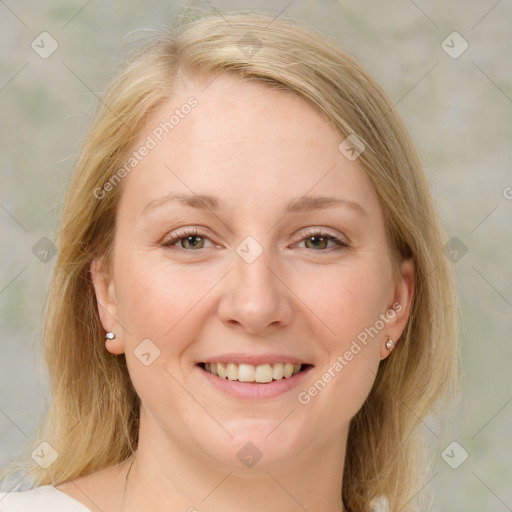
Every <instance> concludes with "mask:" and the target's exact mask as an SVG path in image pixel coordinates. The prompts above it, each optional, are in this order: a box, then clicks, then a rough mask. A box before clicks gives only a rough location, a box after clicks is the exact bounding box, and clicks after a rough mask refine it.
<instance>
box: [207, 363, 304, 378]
mask: <svg viewBox="0 0 512 512" xmlns="http://www.w3.org/2000/svg"><path fill="white" fill-rule="evenodd" d="M300 367H301V365H300V364H293V363H276V364H260V365H258V366H253V365H252V364H235V363H205V365H204V369H205V370H206V371H208V372H210V373H213V375H218V376H219V377H220V378H221V379H229V380H238V381H241V382H271V381H272V379H274V380H279V379H282V378H283V377H284V378H286V379H287V378H289V377H291V376H292V375H295V374H296V373H299V371H300Z"/></svg>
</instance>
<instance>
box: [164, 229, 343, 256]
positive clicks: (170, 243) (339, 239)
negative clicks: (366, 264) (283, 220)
mask: <svg viewBox="0 0 512 512" xmlns="http://www.w3.org/2000/svg"><path fill="white" fill-rule="evenodd" d="M209 233H210V231H209V230H208V229H207V228H203V227H200V228H197V227H195V226H190V227H186V228H179V229H178V230H176V231H174V232H173V233H172V234H171V235H170V236H169V237H168V238H169V239H168V240H167V241H163V242H161V244H162V245H163V246H164V247H166V248H167V249H170V250H176V251H179V252H198V253H200V252H201V250H202V249H206V248H205V247H203V248H201V249H197V250H187V249H184V248H183V247H174V245H175V244H176V243H178V242H179V241H180V240H181V239H182V238H187V237H190V236H197V237H201V238H203V239H206V240H209V241H210V242H211V243H212V244H214V245H218V244H216V243H215V242H214V241H213V240H212V237H211V235H210V234H209ZM296 236H298V237H299V239H298V240H297V241H296V242H294V244H293V245H296V244H298V243H302V242H304V241H305V240H306V239H307V238H308V237H310V236H320V237H325V238H327V239H328V240H329V241H332V242H334V243H335V244H336V245H337V247H330V248H327V249H323V250H319V251H314V252H319V253H321V252H326V253H329V252H332V250H336V249H344V248H345V249H347V248H350V247H351V243H350V241H349V240H348V239H347V237H345V236H344V235H340V234H338V233H334V234H333V233H331V232H329V231H328V230H327V229H326V228H323V227H320V226H318V227H316V226H310V227H307V228H304V229H303V230H302V231H299V233H298V234H297V235H296ZM164 240H165V239H164Z"/></svg>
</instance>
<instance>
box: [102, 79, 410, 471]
mask: <svg viewBox="0 0 512 512" xmlns="http://www.w3.org/2000/svg"><path fill="white" fill-rule="evenodd" d="M191 96H193V97H194V98H195V100H196V101H197V104H196V103H195V102H194V101H193V100H189V98H190V97H191ZM187 100H189V101H188V104H189V105H193V106H192V107H191V108H187V107H184V105H187ZM173 115H174V118H172V116H173ZM171 118H172V120H171V121H170V119H171ZM165 123H167V124H165ZM342 141H343V137H342V136H340V135H339V134H338V133H337V132H336V131H335V130H334V129H333V128H332V127H330V125H329V124H328V123H327V122H326V121H325V120H324V119H323V118H322V117H321V116H320V115H319V114H318V113H317V112H316V111H315V110H314V109H313V108H312V107H311V106H309V104H307V103H306V102H305V101H304V100H302V99H301V98H299V97H297V96H295V95H293V94H291V93H288V92H283V91H277V90H272V89H270V88H269V87H267V86H264V85H261V84H258V83H250V82H247V81H240V80H239V79H238V78H236V77H233V76H230V75H221V76H219V77H217V78H216V79H215V80H214V81H213V82H212V83H211V84H210V85H209V86H207V87H206V84H198V85H197V87H196V88H194V87H193V86H191V87H190V89H189V90H187V91H186V92H185V93H183V94H180V95H179V96H177V97H175V98H174V99H173V100H172V101H169V102H167V103H166V104H164V105H163V106H162V107H161V108H160V109H159V111H158V112H157V113H156V114H155V115H154V117H153V118H152V119H151V120H150V122H149V123H148V125H147V129H146V131H144V132H143V133H142V134H141V136H140V141H139V143H138V144H137V145H136V146H135V147H134V148H133V151H134V152H136V155H135V156H134V158H137V162H136V163H135V161H132V162H131V163H127V167H126V168H127V169H128V168H129V169H130V170H129V172H127V173H126V174H127V175H126V177H124V178H123V180H122V184H121V185H117V186H122V187H123V191H122V197H121V201H120V204H119V209H118V212H117V228H116V229H117V230H116V235H115V245H114V254H113V260H112V261H113V264H112V269H111V270H112V271H111V273H110V274H109V273H107V272H106V271H105V269H104V267H103V266H102V265H101V261H98V262H96V263H95V264H94V265H93V280H94V284H95V289H96V293H97V297H98V302H99V313H100V315H101V319H102V323H103V326H104V328H105V329H106V330H112V331H114V332H115V333H116V339H115V340H112V341H108V342H107V349H108V350H109V351H110V352H112V353H114V354H119V353H122V352H124V353H125V356H126V360H127V364H128V368H129V371H130V375H131V378H132V381H133V384H134V386H135V389H136V391H137V393H138V395H139V396H140V398H141V402H142V408H141V430H140V435H141V437H143V440H142V441H141V445H140V446H144V447H145V448H146V449H147V448H150V447H152V448H151V449H153V450H155V451H165V450H167V449H173V450H176V451H179V450H183V451H184V453H185V452H186V453H188V454H191V455H193V456H194V457H197V458H198V459H199V460H201V461H202V462H203V463H205V462H206V463H214V464H216V466H219V465H221V466H223V465H226V467H231V468H232V467H233V466H237V467H240V468H242V467H243V465H245V466H248V467H249V466H250V465H251V464H254V463H255V462H257V463H258V465H259V467H261V466H262V465H268V467H271V466H272V465H275V464H280V463H284V462H286V463H295V464H296V463H297V462H305V461H307V460H310V457H321V456H322V454H324V453H328V452H329V451H332V450H333V449H334V452H335V453H336V456H337V457H339V453H341V452H340V451H341V450H343V446H344V443H345V441H346V433H347V429H348V423H349V421H350V419H351V418H352V417H353V416H354V415H355V413H356V412H357V411H358V410H359V409H360V407H361V406H362V404H363V402H364V400H365V399H366V397H367V395H368V393H369V392H370V389H371V387H372V384H373V382H374V379H375V376H376V373H377V371H378V366H379V362H380V360H381V359H383V358H385V357H387V356H388V355H389V351H388V350H387V349H386V347H385V342H386V341H387V339H388V336H389V337H391V338H392V339H393V340H397V339H398V338H399V337H400V335H401V333H402V331H403V329H404V327H405V324H406V321H407V315H408V311H409V305H410V300H411V293H412V275H413V266H412V263H411V262H404V263H403V264H402V266H401V273H402V276H401V277H400V278H399V279H398V280H397V279H395V278H394V277H393V273H392V264H391V261H390V256H389V251H388V247H387V241H386V233H385V227H384V217H383V212H382V209H381V207H380V203H379V200H378V197H377V194H376V192H375V190H374V189H373V187H372V185H371V184H370V182H369V180H368V179H367V177H366V175H365V172H363V170H362V169H361V168H360V167H359V165H358V160H357V159H356V160H353V161H352V159H349V158H347V156H346V155H348V153H343V152H342V151H340V150H339V149H338V146H339V145H340V143H341V142H342ZM143 146H145V147H146V148H147V150H144V149H142V147H143ZM132 164H133V165H132ZM122 174H123V173H122ZM202 196H208V198H207V199H202ZM173 197H174V199H173ZM176 197H177V198H176ZM325 198H329V200H328V201H327V199H325ZM98 200H103V199H98ZM336 239H337V240H338V241H336ZM204 363H210V364H211V366H210V370H212V371H213V372H214V373H219V372H221V373H222V371H223V368H224V367H225V368H226V371H227V372H228V378H227V379H222V378H221V377H220V376H218V375H217V376H216V375H213V374H212V373H210V372H209V371H207V369H205V367H204ZM217 363H223V365H219V364H217ZM282 363H284V364H285V365H284V366H283V365H282ZM299 364H302V367H301V368H302V371H300V372H299V373H297V374H295V375H293V376H291V377H290V376H288V377H283V378H281V376H282V373H283V371H288V372H289V371H297V370H298V368H299V366H298V365H299ZM292 365H297V366H292ZM287 375H288V374H287ZM237 376H238V377H239V378H240V379H241V380H242V382H240V381H238V380H231V379H236V378H237ZM255 378H256V379H257V380H260V381H263V382H261V383H258V382H250V381H251V380H254V379H255ZM270 379H272V380H271V381H270V382H268V381H269V380H270Z"/></svg>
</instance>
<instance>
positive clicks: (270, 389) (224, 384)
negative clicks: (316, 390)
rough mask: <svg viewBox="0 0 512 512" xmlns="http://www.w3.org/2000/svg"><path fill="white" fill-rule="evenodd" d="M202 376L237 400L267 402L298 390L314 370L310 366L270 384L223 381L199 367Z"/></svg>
mask: <svg viewBox="0 0 512 512" xmlns="http://www.w3.org/2000/svg"><path fill="white" fill-rule="evenodd" d="M197 368H198V369H199V371H200V372H201V374H202V375H203V376H204V377H205V378H206V379H207V380H208V381H209V382H210V383H211V384H212V385H213V386H216V387H217V388H218V389H220V390H221V391H223V392H224V393H226V394H228V395H230V396H234V397H236V398H243V399H247V400H266V399H269V398H274V397H276V396H279V395H282V394H283V393H286V392H287V391H290V390H292V389H294V388H296V387H297V386H298V385H299V384H300V383H301V382H302V381H303V379H304V378H305V377H306V375H307V374H308V373H309V372H310V370H311V369H312V368H313V367H312V366H308V367H307V368H306V369H305V370H303V371H301V372H299V373H296V374H295V375H292V376H291V377H289V378H288V379H286V378H282V379H280V380H273V381H272V382H268V383H264V384H261V383H258V382H239V381H237V380H229V379H221V378H220V377H217V376H216V375H213V374H212V373H210V372H208V371H206V370H204V369H203V368H202V367H201V366H197Z"/></svg>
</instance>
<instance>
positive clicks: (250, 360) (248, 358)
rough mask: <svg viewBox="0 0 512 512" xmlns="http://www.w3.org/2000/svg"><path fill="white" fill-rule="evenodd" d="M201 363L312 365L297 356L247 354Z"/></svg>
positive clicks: (217, 358)
mask: <svg viewBox="0 0 512 512" xmlns="http://www.w3.org/2000/svg"><path fill="white" fill-rule="evenodd" d="M200 363H225V364H227V363H235V364H252V365H253V366H258V365H261V364H265V363H268V364H275V363H292V364H311V363H308V362H307V361H305V360H304V359H301V358H300V357H297V356H290V355H286V354H259V355H256V354H253V355H250V354H247V353H245V354H244V353H229V354H218V355H215V356H211V357H207V358H206V359H204V360H203V361H200Z"/></svg>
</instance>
